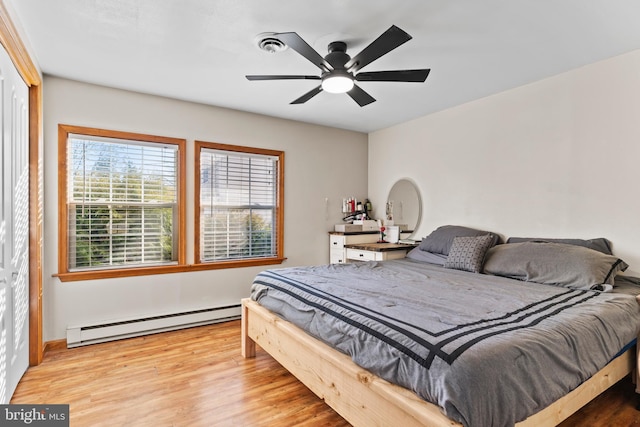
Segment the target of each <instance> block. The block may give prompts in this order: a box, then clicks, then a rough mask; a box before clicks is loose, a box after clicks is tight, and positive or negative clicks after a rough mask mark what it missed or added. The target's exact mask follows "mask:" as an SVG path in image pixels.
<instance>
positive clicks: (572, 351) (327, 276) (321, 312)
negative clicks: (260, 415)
mask: <svg viewBox="0 0 640 427" xmlns="http://www.w3.org/2000/svg"><path fill="white" fill-rule="evenodd" d="M251 297H252V298H253V299H254V300H256V301H257V302H258V303H260V304H261V305H263V306H264V307H266V308H268V309H269V310H271V311H273V312H275V313H277V314H278V315H279V316H281V317H283V318H285V319H287V320H289V321H291V322H292V323H294V324H296V325H297V326H299V327H301V328H302V329H304V330H306V331H307V332H308V333H310V334H311V335H313V336H315V337H317V338H319V339H320V340H322V341H324V342H325V343H327V344H329V345H331V346H332V347H334V348H337V349H338V350H340V351H342V352H344V353H346V354H348V355H350V356H351V357H352V359H353V361H354V362H355V363H356V364H358V365H360V366H362V367H363V368H366V369H367V370H369V371H371V372H373V373H375V374H376V375H378V376H380V377H382V378H384V379H386V380H388V381H390V382H393V383H396V384H399V385H401V386H403V387H406V388H408V389H411V390H413V391H414V392H416V393H417V394H418V395H419V396H420V397H422V398H423V399H425V400H427V401H429V402H433V403H435V404H437V405H438V406H440V407H441V408H442V409H443V411H444V413H445V414H446V415H447V416H448V417H449V418H451V419H453V420H456V421H458V422H460V423H462V424H464V425H465V426H481V427H488V426H512V425H513V424H514V423H515V422H517V421H521V420H523V419H525V418H527V417H528V416H529V415H532V414H534V413H536V412H538V411H540V410H541V409H544V408H545V407H546V406H547V405H549V404H550V403H551V402H553V401H554V400H557V399H558V398H560V397H561V396H563V395H564V394H566V393H567V392H569V391H571V390H572V389H574V388H575V387H577V386H578V385H579V384H580V383H582V382H583V381H584V380H586V379H588V378H589V377H590V376H591V375H593V374H594V373H596V372H597V371H598V370H599V369H601V368H602V367H603V366H604V365H606V364H607V363H608V362H609V361H610V360H611V359H612V358H614V357H615V356H616V355H617V354H618V353H619V352H620V351H621V350H622V349H624V348H625V346H627V345H629V343H630V342H632V341H633V340H634V339H635V338H636V335H637V333H638V327H639V325H640V308H639V306H638V304H637V303H636V300H635V298H634V297H633V296H630V295H626V294H617V293H600V292H596V291H585V290H573V289H568V288H562V287H556V286H549V285H540V284H534V283H526V282H520V281H516V280H511V279H506V278H502V277H496V276H489V275H483V274H473V273H467V272H462V271H457V270H449V269H445V268H443V267H440V266H435V265H431V264H425V263H418V262H415V261H411V260H408V259H404V260H397V261H386V262H367V263H355V264H337V265H325V266H313V267H298V268H284V269H274V270H267V271H265V272H262V273H260V274H259V275H258V276H257V277H256V279H255V281H254V284H253V286H252V295H251Z"/></svg>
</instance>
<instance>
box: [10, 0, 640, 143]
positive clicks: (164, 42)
mask: <svg viewBox="0 0 640 427" xmlns="http://www.w3.org/2000/svg"><path fill="white" fill-rule="evenodd" d="M4 2H5V4H7V6H8V7H9V9H10V10H11V11H12V12H14V13H15V15H16V16H17V21H18V22H17V24H18V25H19V26H20V27H22V29H23V30H24V32H25V33H26V35H27V39H28V40H27V43H29V44H30V45H31V47H32V49H33V52H34V53H35V56H36V60H37V62H38V64H39V66H40V68H41V69H42V71H43V73H45V74H49V75H55V76H60V77H65V78H69V79H74V80H79V81H84V82H89V83H95V84H100V85H105V86H111V87H115V88H122V89H129V90H134V91H138V92H144V93H149V94H156V95H161V96H167V97H171V98H177V99H183V100H188V101H194V102H199V103H204V104H211V105H217V106H221V107H227V108H233V109H238V110H244V111H250V112H255V113H260V114H266V115H270V116H276V117H282V118H287V119H292V120H299V121H304V122H310V123H317V124H322V125H327V126H333V127H338V128H344V129H351V130H356V131H361V132H371V131H375V130H379V129H383V128H385V127H388V126H391V125H394V124H397V123H401V122H404V121H407V120H410V119H413V118H416V117H420V116H423V115H426V114H429V113H432V112H435V111H439V110H443V109H446V108H449V107H452V106H455V105H459V104H462V103H465V102H468V101H471V100H474V99H478V98H482V97H485V96H487V95H491V94H493V93H497V92H501V91H504V90H507V89H510V88H513V87H517V86H520V85H524V84H527V83H530V82H533V81H536V80H540V79H543V78H545V77H549V76H552V75H555V74H558V73H562V72H564V71H568V70H570V69H574V68H577V67H580V66H582V65H585V64H588V63H592V62H596V61H599V60H602V59H605V58H609V57H612V56H615V55H619V54H622V53H625V52H629V51H632V50H635V49H638V48H640V1H638V0H397V1H394V2H390V1H388V0H324V1H322V2H320V1H317V0H316V1H311V0H306V1H304V0H4ZM391 25H397V26H398V27H400V28H402V29H403V30H405V31H406V32H408V33H409V34H411V35H412V36H413V39H412V40H410V41H409V42H407V43H406V44H404V45H402V46H400V47H399V48H397V49H395V50H393V51H392V52H390V53H389V54H387V55H385V56H383V57H382V58H380V59H378V60H376V61H374V62H373V63H371V64H369V65H368V66H367V67H365V68H364V69H363V71H379V70H393V69H415V68H431V74H430V75H429V77H428V78H427V81H426V82H425V83H389V82H362V83H359V85H360V86H361V87H362V88H363V89H364V90H366V91H367V92H368V93H370V94H371V95H372V96H373V97H374V98H376V99H377V101H376V102H374V103H372V104H370V105H368V106H365V107H359V106H358V105H357V104H356V103H355V102H354V101H353V100H352V99H351V98H349V97H348V96H347V95H346V94H341V95H335V94H329V93H320V94H319V95H317V96H316V97H314V98H313V99H311V100H310V101H308V102H307V103H306V104H302V105H290V104H289V103H290V102H291V101H293V100H294V99H296V98H298V97H299V96H301V95H302V94H304V93H306V92H307V91H309V90H311V89H312V88H314V87H315V86H317V84H318V82H317V81H311V80H308V81H304V80H284V81H254V82H250V81H248V80H246V79H245V77H244V76H245V75H246V74H316V75H317V74H319V71H320V70H319V69H318V68H317V67H315V66H314V65H313V64H311V63H310V62H309V61H307V60H306V59H305V58H303V57H302V56H300V55H299V54H298V53H296V52H295V51H293V50H292V49H288V50H286V51H284V52H281V53H277V54H268V53H266V52H264V51H261V50H259V49H258V47H257V45H256V44H255V41H254V39H255V37H256V35H258V34H259V33H263V32H289V31H293V32H297V33H298V34H299V35H300V36H301V37H302V38H303V39H305V40H306V41H307V43H309V44H310V45H311V46H312V47H314V48H315V49H316V50H317V51H318V52H319V53H320V54H321V55H322V56H324V55H325V54H326V53H327V45H328V43H329V42H331V41H335V40H340V41H344V42H346V43H347V45H348V48H347V52H348V53H350V54H351V56H354V55H355V54H356V53H358V52H359V51H360V50H361V49H362V48H364V47H365V46H366V45H368V44H369V43H370V42H371V41H373V40H374V39H375V38H377V37H378V36H379V35H380V34H381V33H382V32H384V31H385V30H386V29H387V28H389V27H390V26H391Z"/></svg>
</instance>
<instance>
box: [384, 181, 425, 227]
mask: <svg viewBox="0 0 640 427" xmlns="http://www.w3.org/2000/svg"><path fill="white" fill-rule="evenodd" d="M403 182H406V183H408V184H409V185H410V186H411V189H412V190H413V191H414V192H415V196H416V199H417V200H416V203H417V206H418V212H417V217H416V224H415V226H414V227H413V228H410V230H411V234H410V235H409V237H406V238H408V239H413V238H414V236H415V234H416V232H417V230H418V227H419V226H420V223H421V222H422V197H421V195H420V190H419V189H418V186H417V185H416V183H415V182H414V181H413V180H412V179H409V178H400V179H398V180H397V181H396V182H395V183H394V184H393V185H392V186H391V189H390V190H389V193H388V194H387V201H386V203H385V218H387V219H388V217H387V214H388V206H389V201H390V200H392V199H391V193H392V192H393V190H394V188H396V187H397V186H398V184H401V183H403ZM394 216H395V215H394ZM403 216H404V217H406V215H403ZM393 220H394V223H395V221H396V219H395V218H393ZM410 225H411V224H407V226H410Z"/></svg>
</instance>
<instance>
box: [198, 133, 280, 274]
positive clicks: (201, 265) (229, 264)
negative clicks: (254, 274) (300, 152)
mask: <svg viewBox="0 0 640 427" xmlns="http://www.w3.org/2000/svg"><path fill="white" fill-rule="evenodd" d="M203 148H206V149H212V150H221V151H230V152H238V153H246V154H258V155H264V156H273V157H277V158H278V176H277V196H276V207H275V208H276V212H275V218H274V219H275V222H276V255H275V257H259V258H246V259H237V260H225V261H208V262H201V261H200V237H201V236H200V208H201V207H200V174H201V171H200V160H201V153H202V149H203ZM194 164H195V175H194V198H195V209H194V217H195V218H194V229H195V238H194V260H195V265H194V268H195V269H220V268H236V267H250V266H259V265H269V264H280V263H282V262H283V261H284V260H285V259H286V258H285V257H284V208H283V207H284V151H278V150H268V149H264V148H252V147H244V146H239V145H229V144H220V143H216V142H205V141H195V161H194Z"/></svg>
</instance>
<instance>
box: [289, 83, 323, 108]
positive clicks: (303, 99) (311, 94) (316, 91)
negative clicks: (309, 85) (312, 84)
mask: <svg viewBox="0 0 640 427" xmlns="http://www.w3.org/2000/svg"><path fill="white" fill-rule="evenodd" d="M320 92H322V86H318V87H316V88H314V89H311V90H310V91H309V92H307V93H305V94H304V95H302V96H301V97H300V98H298V99H296V100H293V101H291V102H290V104H304V103H305V102H307V101H308V100H310V99H311V98H313V97H314V96H316V95H317V94H319V93H320Z"/></svg>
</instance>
